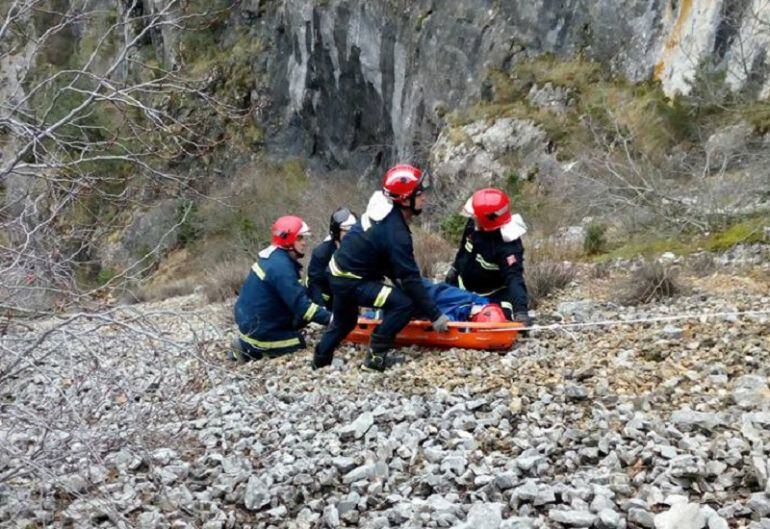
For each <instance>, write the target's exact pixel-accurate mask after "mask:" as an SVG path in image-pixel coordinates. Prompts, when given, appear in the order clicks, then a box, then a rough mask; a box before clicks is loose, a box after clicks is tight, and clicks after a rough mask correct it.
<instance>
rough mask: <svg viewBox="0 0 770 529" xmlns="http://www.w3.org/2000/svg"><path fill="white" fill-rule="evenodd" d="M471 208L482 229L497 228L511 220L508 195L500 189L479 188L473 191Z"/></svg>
mask: <svg viewBox="0 0 770 529" xmlns="http://www.w3.org/2000/svg"><path fill="white" fill-rule="evenodd" d="M471 208H472V209H473V216H474V217H476V220H477V221H478V224H479V228H481V230H482V231H492V230H496V229H498V228H500V227H502V226H504V225H506V224H507V223H508V222H510V221H511V204H510V201H509V200H508V195H506V194H505V193H503V192H502V191H500V190H499V189H494V188H487V189H479V190H478V191H476V192H475V193H473V197H472V198H471Z"/></svg>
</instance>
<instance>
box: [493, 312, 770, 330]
mask: <svg viewBox="0 0 770 529" xmlns="http://www.w3.org/2000/svg"><path fill="white" fill-rule="evenodd" d="M748 315H770V310H742V311H729V312H701V313H697V312H696V313H686V314H677V315H674V316H656V317H651V318H633V319H629V320H601V321H586V322H576V323H552V324H549V325H531V326H529V327H518V330H520V331H550V330H560V329H574V328H580V327H602V326H613V325H633V324H636V323H656V322H668V321H681V320H694V319H700V318H706V319H708V318H718V317H725V316H735V317H738V316H748ZM500 330H501V331H503V330H510V329H500ZM487 332H494V331H493V330H491V331H487Z"/></svg>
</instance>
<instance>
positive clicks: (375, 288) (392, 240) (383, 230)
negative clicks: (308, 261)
mask: <svg viewBox="0 0 770 529" xmlns="http://www.w3.org/2000/svg"><path fill="white" fill-rule="evenodd" d="M424 178H425V175H424V174H423V173H422V171H420V170H419V169H417V168H416V167H412V166H411V165H397V166H395V167H393V168H391V169H390V170H388V172H387V173H386V174H385V178H384V181H383V185H382V190H381V191H377V192H375V193H374V194H373V195H372V197H371V199H370V200H369V205H368V206H367V208H366V213H365V214H364V215H363V216H362V217H361V220H360V222H358V223H356V224H355V225H354V226H353V227H352V228H351V229H350V232H349V233H348V234H347V235H346V236H345V238H344V239H343V240H342V243H341V244H340V247H339V249H338V250H337V251H336V252H335V253H334V256H333V257H332V258H331V260H330V261H329V269H330V271H331V279H330V283H331V290H332V294H333V298H334V299H333V305H332V313H333V315H334V316H333V318H332V323H331V325H330V326H329V327H328V328H327V330H326V332H325V333H324V335H323V337H322V338H321V341H320V342H319V343H318V346H317V347H316V349H315V355H314V357H313V366H314V367H315V368H319V367H323V366H327V365H329V364H330V363H331V361H332V357H333V354H334V349H335V348H336V347H337V346H338V345H339V343H340V342H341V341H342V339H344V338H345V337H346V336H347V335H348V334H349V333H350V331H352V330H353V328H354V327H355V326H356V323H357V322H358V307H372V308H375V309H382V310H383V312H384V316H383V318H382V323H381V324H380V325H378V326H377V328H375V329H374V332H373V333H372V337H371V342H370V344H369V349H368V351H367V353H366V357H365V359H364V365H365V366H366V367H368V368H370V369H375V370H378V371H383V370H385V369H386V368H388V367H391V366H393V365H396V364H400V363H402V362H403V360H404V359H403V358H402V357H393V356H389V352H390V350H391V349H392V348H393V342H394V340H395V337H396V334H398V332H399V331H400V330H401V329H403V328H404V327H405V326H406V324H407V323H409V320H410V319H411V317H412V315H414V314H415V313H416V312H419V313H420V314H424V315H425V316H427V317H428V318H429V319H430V321H431V322H432V323H433V327H434V329H436V330H437V331H441V332H446V331H447V330H448V323H449V319H448V318H447V316H446V315H445V314H443V313H442V312H441V311H440V310H439V309H438V307H437V306H436V303H435V301H434V300H433V299H432V298H431V297H430V295H429V294H428V291H427V290H426V288H425V285H423V283H422V278H421V277H420V270H419V268H418V267H417V264H416V263H415V260H414V250H413V247H412V234H411V232H410V231H409V227H408V226H407V222H408V221H410V220H411V219H412V217H413V216H414V215H419V214H420V212H421V211H422V206H423V204H424V202H425V197H424V195H423V193H424V191H425V190H426V188H427V183H426V182H425V180H424ZM385 277H388V278H389V279H390V280H391V281H392V282H393V286H389V285H385V284H384V283H383V282H382V281H383V279H384V278H385Z"/></svg>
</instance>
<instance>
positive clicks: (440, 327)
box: [430, 314, 449, 332]
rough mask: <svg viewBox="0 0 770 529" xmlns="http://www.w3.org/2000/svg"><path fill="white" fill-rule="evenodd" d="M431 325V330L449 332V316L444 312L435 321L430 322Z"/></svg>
mask: <svg viewBox="0 0 770 529" xmlns="http://www.w3.org/2000/svg"><path fill="white" fill-rule="evenodd" d="M430 324H431V325H433V330H435V331H438V332H449V318H448V317H447V315H446V314H442V315H441V316H439V317H438V318H436V320H435V321H432V322H430Z"/></svg>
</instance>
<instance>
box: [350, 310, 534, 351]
mask: <svg viewBox="0 0 770 529" xmlns="http://www.w3.org/2000/svg"><path fill="white" fill-rule="evenodd" d="M379 323H380V320H370V319H368V318H358V324H357V325H356V328H355V329H353V331H351V333H350V334H348V337H347V340H348V341H349V342H353V343H362V344H368V343H369V338H370V336H371V334H372V331H373V330H374V328H375V327H376V326H377V325H379ZM520 327H523V325H522V324H521V323H516V322H512V321H508V322H504V323H477V322H471V321H453V322H449V332H446V333H441V332H436V331H434V330H433V327H431V325H430V322H429V321H420V320H414V321H410V322H409V324H408V325H407V326H406V327H404V329H403V330H402V331H401V332H400V333H398V336H396V345H422V346H424V347H433V348H436V349H450V348H452V347H457V348H460V349H484V350H488V351H505V350H508V349H510V348H511V347H513V344H514V342H516V339H517V338H518V335H519V328H520Z"/></svg>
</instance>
